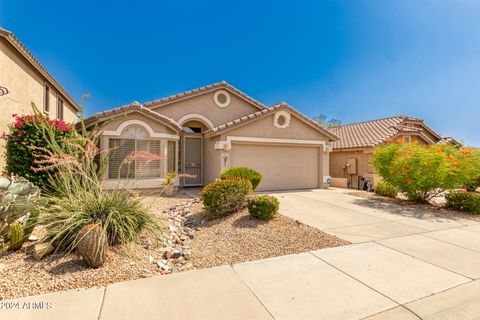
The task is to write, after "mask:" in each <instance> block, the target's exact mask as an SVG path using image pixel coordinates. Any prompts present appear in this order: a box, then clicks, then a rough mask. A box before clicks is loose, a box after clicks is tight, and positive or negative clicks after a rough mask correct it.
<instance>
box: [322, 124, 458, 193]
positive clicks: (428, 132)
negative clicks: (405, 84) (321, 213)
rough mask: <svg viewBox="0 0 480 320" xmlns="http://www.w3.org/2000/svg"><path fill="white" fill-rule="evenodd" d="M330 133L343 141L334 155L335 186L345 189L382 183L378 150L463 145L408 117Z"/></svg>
mask: <svg viewBox="0 0 480 320" xmlns="http://www.w3.org/2000/svg"><path fill="white" fill-rule="evenodd" d="M329 130H330V131H331V132H333V133H334V134H335V135H337V136H338V137H339V140H337V141H335V142H334V143H333V145H332V147H333V150H332V152H331V153H330V174H331V176H332V186H336V187H343V188H355V189H357V188H362V187H363V185H364V183H363V182H364V181H371V182H372V183H373V184H374V185H375V184H376V183H377V182H378V181H379V180H380V177H379V176H378V175H376V174H375V170H374V169H373V167H372V166H371V164H370V161H371V160H372V154H373V149H374V148H375V147H376V146H379V145H382V144H385V143H388V142H397V141H400V142H404V143H410V142H417V143H420V144H434V143H441V144H454V145H460V143H459V142H457V141H456V140H455V139H453V138H450V137H445V138H442V137H440V135H439V134H438V133H436V132H435V131H434V130H433V129H431V128H430V127H429V126H427V125H426V124H425V123H424V122H423V120H421V119H418V118H413V117H408V116H396V117H390V118H385V119H378V120H370V121H365V122H359V123H352V124H347V125H342V126H338V127H333V128H331V129H329Z"/></svg>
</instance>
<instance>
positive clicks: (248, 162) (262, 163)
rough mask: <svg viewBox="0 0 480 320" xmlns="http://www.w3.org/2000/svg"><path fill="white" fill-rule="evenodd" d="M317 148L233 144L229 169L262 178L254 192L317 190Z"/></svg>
mask: <svg viewBox="0 0 480 320" xmlns="http://www.w3.org/2000/svg"><path fill="white" fill-rule="evenodd" d="M318 150H319V149H318V147H300V146H287V145H268V146H266V145H249V144H233V145H232V149H231V159H230V161H231V165H232V166H235V167H236V166H244V167H249V168H253V169H255V170H257V171H258V172H260V173H261V174H262V175H263V179H262V181H261V182H260V185H259V186H258V188H257V190H259V191H262V190H286V189H306V188H318V175H319V162H318V161H319V159H318V157H319V156H318V153H319V152H318Z"/></svg>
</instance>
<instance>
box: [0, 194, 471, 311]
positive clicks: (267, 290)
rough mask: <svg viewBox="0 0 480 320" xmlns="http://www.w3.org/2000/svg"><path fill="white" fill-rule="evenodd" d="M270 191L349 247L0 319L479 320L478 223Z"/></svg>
mask: <svg viewBox="0 0 480 320" xmlns="http://www.w3.org/2000/svg"><path fill="white" fill-rule="evenodd" d="M276 195H277V196H278V197H279V198H280V200H281V207H282V209H281V212H282V213H284V214H286V215H288V216H290V217H293V218H295V219H298V220H300V221H303V222H305V223H308V224H310V225H312V226H315V227H317V228H320V229H322V230H325V231H326V232H328V233H332V234H335V235H337V236H339V237H341V238H343V239H346V240H349V241H351V242H353V244H352V245H348V246H343V247H337V248H329V249H323V250H318V251H312V252H306V253H301V254H295V255H289V256H283V257H277V258H272V259H266V260H261V261H254V262H247V263H241V264H236V265H232V266H221V267H215V268H210V269H203V270H196V271H190V272H184V273H178V274H173V275H169V276H158V277H152V278H147V279H140V280H134V281H127V282H122V283H116V284H113V285H109V286H107V287H100V288H94V289H86V290H77V291H68V292H59V293H51V294H46V295H41V296H35V297H28V298H22V299H18V300H15V301H16V302H20V303H21V302H37V303H38V302H44V304H45V305H46V303H50V305H49V306H51V308H50V309H48V310H47V309H46V308H43V309H42V310H35V311H33V310H25V309H24V310H20V311H18V310H14V311H5V310H4V308H0V319H36V320H39V319H72V320H73V319H109V320H110V319H112V320H113V319H119V320H120V319H209V320H210V319H222V320H224V319H226V320H228V319H249V320H253V319H262V320H263V319H299V320H303V319H388V320H395V319H462V320H464V319H479V315H480V280H477V279H479V278H480V268H479V267H478V266H480V224H477V223H473V222H472V221H470V220H461V219H457V220H449V219H438V218H431V217H429V215H428V214H427V213H426V212H421V211H418V210H412V209H408V208H404V207H400V206H396V205H393V204H392V205H386V204H382V203H379V202H376V201H372V200H367V199H364V198H359V197H354V196H351V195H348V194H346V193H345V192H344V191H342V190H314V191H299V192H293V191H292V192H282V193H276ZM292 241H295V240H294V239H292ZM19 285H21V284H19ZM20 305H21V304H20Z"/></svg>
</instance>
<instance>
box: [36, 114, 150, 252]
mask: <svg viewBox="0 0 480 320" xmlns="http://www.w3.org/2000/svg"><path fill="white" fill-rule="evenodd" d="M79 128H80V129H81V130H80V132H79V133H78V134H77V135H72V136H65V137H63V138H62V139H61V140H59V139H57V138H56V137H55V133H54V130H55V128H51V127H46V128H44V136H45V137H46V138H47V139H46V140H45V148H46V149H48V150H50V151H49V152H47V154H46V155H45V156H42V155H37V156H35V155H36V154H37V153H35V154H34V156H35V157H36V158H37V159H42V160H41V163H40V166H39V170H48V169H49V168H52V167H53V168H56V171H55V172H53V173H51V172H50V173H49V178H50V179H49V181H50V182H51V185H52V187H53V191H51V192H48V191H47V192H46V193H45V197H44V198H45V199H46V200H47V205H45V206H44V207H43V208H42V212H43V213H42V214H41V215H40V218H39V223H40V224H42V225H44V226H45V230H46V235H45V238H44V239H43V240H44V241H47V242H49V243H50V244H52V245H53V246H54V247H56V249H57V250H62V251H67V252H68V251H72V250H74V249H76V246H77V243H78V234H79V231H80V229H81V228H82V227H84V226H85V225H89V224H99V225H101V226H102V228H103V229H104V230H105V231H106V235H107V240H108V243H109V244H111V245H115V244H123V243H127V242H131V241H133V240H135V239H137V237H138V235H139V233H140V231H141V230H144V229H147V230H151V231H156V230H158V229H159V226H158V224H157V222H156V220H155V218H154V217H153V215H151V214H150V213H149V212H148V211H146V210H145V209H144V208H143V206H142V204H141V202H140V199H139V198H133V197H131V191H130V190H129V188H128V184H127V182H125V183H124V184H121V183H119V184H118V185H116V186H115V188H114V189H113V190H108V191H107V190H104V189H103V188H102V181H103V177H104V175H105V172H106V167H107V161H108V155H105V156H101V157H99V154H100V150H99V149H98V148H97V146H98V145H99V139H100V137H101V135H102V132H103V128H104V126H100V127H93V128H90V129H89V130H88V131H87V130H86V127H85V122H84V119H83V113H81V114H80V123H79ZM38 129H42V128H41V127H40V125H39V128H38ZM35 150H37V149H35Z"/></svg>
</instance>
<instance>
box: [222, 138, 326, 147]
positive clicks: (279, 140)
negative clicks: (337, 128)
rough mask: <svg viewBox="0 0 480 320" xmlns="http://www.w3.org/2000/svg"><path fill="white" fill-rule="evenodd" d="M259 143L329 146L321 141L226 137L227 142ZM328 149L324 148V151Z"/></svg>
mask: <svg viewBox="0 0 480 320" xmlns="http://www.w3.org/2000/svg"><path fill="white" fill-rule="evenodd" d="M234 141H238V142H260V143H282V144H308V145H322V146H329V145H330V144H328V145H327V144H326V143H325V141H321V140H297V139H279V138H259V137H240V136H227V142H229V143H231V142H234ZM327 150H330V148H325V151H327Z"/></svg>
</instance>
